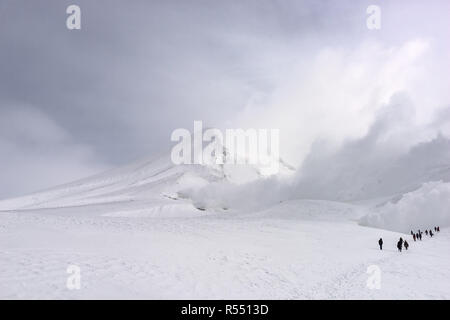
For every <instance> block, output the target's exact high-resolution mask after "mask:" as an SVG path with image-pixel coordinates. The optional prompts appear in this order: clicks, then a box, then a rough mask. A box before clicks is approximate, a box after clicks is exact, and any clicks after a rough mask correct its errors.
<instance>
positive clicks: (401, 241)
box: [398, 237, 403, 245]
mask: <svg viewBox="0 0 450 320" xmlns="http://www.w3.org/2000/svg"><path fill="white" fill-rule="evenodd" d="M398 241H400V243H401V244H402V245H403V238H402V237H400V240H398Z"/></svg>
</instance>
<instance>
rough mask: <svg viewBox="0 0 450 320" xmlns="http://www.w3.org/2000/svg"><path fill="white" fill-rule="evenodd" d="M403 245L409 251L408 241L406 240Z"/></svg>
mask: <svg viewBox="0 0 450 320" xmlns="http://www.w3.org/2000/svg"><path fill="white" fill-rule="evenodd" d="M403 245H404V246H405V250H408V247H409V244H408V241H406V240H405V242H404V243H403Z"/></svg>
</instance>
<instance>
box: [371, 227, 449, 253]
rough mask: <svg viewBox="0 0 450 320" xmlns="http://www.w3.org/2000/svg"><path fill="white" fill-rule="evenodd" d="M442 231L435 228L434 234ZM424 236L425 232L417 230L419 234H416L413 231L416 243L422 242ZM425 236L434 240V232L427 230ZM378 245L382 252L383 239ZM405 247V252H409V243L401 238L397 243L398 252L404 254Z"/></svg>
mask: <svg viewBox="0 0 450 320" xmlns="http://www.w3.org/2000/svg"><path fill="white" fill-rule="evenodd" d="M440 231H441V229H440V228H439V227H434V232H435V233H436V232H440ZM422 234H423V232H422V231H420V229H419V230H417V233H415V232H414V231H412V230H411V235H412V237H413V240H414V242H415V241H419V240H420V241H422ZM425 235H427V236H430V237H431V238H433V235H434V233H433V231H432V230H431V229H430V230H425ZM378 245H379V246H380V250H383V238H380V240H378ZM403 247H404V248H405V250H408V248H409V243H408V241H406V240H403V239H402V238H400V239H399V240H398V242H397V249H398V251H400V252H402V249H403Z"/></svg>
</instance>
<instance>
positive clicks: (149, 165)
mask: <svg viewBox="0 0 450 320" xmlns="http://www.w3.org/2000/svg"><path fill="white" fill-rule="evenodd" d="M280 168H281V170H280V171H281V172H283V173H289V172H293V168H291V167H290V166H288V165H286V164H285V163H284V162H282V161H280ZM261 178H263V176H262V175H261V173H260V171H259V169H258V167H256V166H254V165H250V164H242V165H237V164H236V165H233V164H224V165H215V164H211V165H197V164H192V165H175V164H173V163H172V161H171V159H170V155H168V154H166V155H163V156H159V157H156V158H151V159H143V160H139V161H136V162H134V163H132V164H129V165H126V166H123V167H119V168H116V169H113V170H110V171H107V172H104V173H101V174H98V175H96V176H93V177H90V178H86V179H82V180H79V181H76V182H73V183H69V184H66V185H63V186H58V187H55V188H52V189H49V190H46V191H43V192H38V193H35V194H31V195H28V196H24V197H19V198H15V199H10V200H4V201H0V211H1V210H3V211H4V210H24V209H43V208H66V207H74V206H87V205H96V206H97V208H98V210H99V211H105V212H109V211H108V208H109V209H111V207H112V206H114V207H115V208H117V209H118V210H119V212H123V210H125V209H127V210H128V211H131V212H134V213H132V214H133V215H135V214H136V215H146V214H147V215H148V216H151V215H153V214H157V215H159V214H162V212H163V211H165V209H167V211H168V215H169V216H172V214H173V212H175V211H177V210H178V211H179V212H180V213H179V214H180V215H183V214H188V213H189V214H194V215H198V214H199V212H198V211H199V210H198V209H203V208H198V207H195V203H192V200H191V199H190V198H189V194H190V193H191V192H194V191H195V190H198V189H201V188H203V187H205V186H207V185H208V184H211V183H227V184H232V185H239V184H243V183H248V182H250V181H254V180H257V179H261ZM144 209H145V210H144ZM143 210H144V211H143ZM145 211H146V212H147V213H146V212H145ZM171 212H172V213H171ZM109 214H113V215H114V214H116V213H115V212H109Z"/></svg>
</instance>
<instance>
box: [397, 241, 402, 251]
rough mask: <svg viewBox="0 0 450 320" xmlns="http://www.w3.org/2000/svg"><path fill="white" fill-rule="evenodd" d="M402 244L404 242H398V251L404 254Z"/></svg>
mask: <svg viewBox="0 0 450 320" xmlns="http://www.w3.org/2000/svg"><path fill="white" fill-rule="evenodd" d="M402 244H403V241H401V240H398V242H397V249H398V251H400V252H402Z"/></svg>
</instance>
